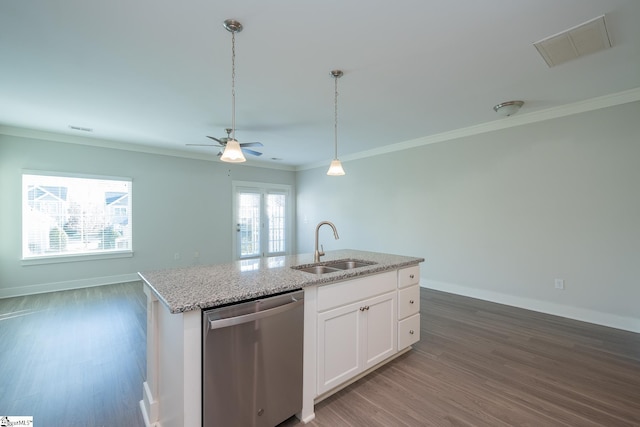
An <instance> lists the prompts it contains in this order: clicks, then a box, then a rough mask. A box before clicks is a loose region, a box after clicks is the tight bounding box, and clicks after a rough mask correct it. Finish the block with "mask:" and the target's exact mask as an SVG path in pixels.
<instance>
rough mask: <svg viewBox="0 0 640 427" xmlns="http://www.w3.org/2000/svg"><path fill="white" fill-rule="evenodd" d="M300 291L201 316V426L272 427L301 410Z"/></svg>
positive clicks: (301, 344)
mask: <svg viewBox="0 0 640 427" xmlns="http://www.w3.org/2000/svg"><path fill="white" fill-rule="evenodd" d="M303 325H304V291H294V292H289V293H285V294H281V295H276V296H271V297H267V298H263V299H258V300H255V301H249V302H243V303H239V304H234V305H230V306H226V307H221V308H215V309H211V310H206V311H204V312H203V324H202V333H203V342H202V364H203V366H202V374H203V377H202V425H203V426H204V427H221V426H224V427H226V426H233V427H242V426H252V427H253V426H255V427H273V426H276V425H278V424H279V423H281V422H282V421H284V420H286V419H287V418H289V417H291V416H292V415H294V414H296V413H298V412H300V411H301V410H302V359H303V352H302V348H303V329H304V327H303Z"/></svg>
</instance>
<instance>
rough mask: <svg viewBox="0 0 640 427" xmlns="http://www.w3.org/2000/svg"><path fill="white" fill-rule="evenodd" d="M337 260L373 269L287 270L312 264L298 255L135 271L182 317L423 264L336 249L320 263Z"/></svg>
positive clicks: (412, 259)
mask: <svg viewBox="0 0 640 427" xmlns="http://www.w3.org/2000/svg"><path fill="white" fill-rule="evenodd" d="M343 259H352V260H363V261H370V262H375V263H376V264H374V265H368V266H365V267H359V268H355V269H352V270H341V271H336V272H331V273H325V274H313V273H306V272H304V271H298V270H294V269H292V268H291V267H292V266H300V265H306V264H313V254H301V255H287V256H279V257H270V258H262V259H252V260H241V261H235V262H230V263H227V264H215V265H201V266H192V267H183V268H172V269H167V270H155V271H148V272H139V273H138V275H139V276H140V277H141V278H142V280H143V281H144V282H145V283H146V284H147V285H149V287H151V289H152V290H153V291H154V292H155V294H156V295H157V296H158V298H159V299H160V300H161V301H162V302H163V303H164V304H165V305H166V306H167V307H168V309H169V311H170V312H171V313H182V312H185V311H190V310H197V309H208V308H212V307H217V306H221V305H225V304H230V303H234V302H240V301H245V300H249V299H253V298H258V297H261V296H266V295H273V294H276V293H279V292H286V291H291V290H295V289H301V288H304V287H305V286H314V285H323V284H328V283H333V282H338V281H341V280H346V279H352V278H355V277H358V276H365V275H368V274H373V273H380V272H383V271H387V270H394V269H397V268H401V267H406V266H410V265H416V264H418V263H420V262H422V261H424V258H416V257H408V256H401V255H392V254H385V253H379V252H367V251H357V250H338V251H328V252H327V254H326V255H325V256H323V257H322V263H325V262H329V261H335V260H343Z"/></svg>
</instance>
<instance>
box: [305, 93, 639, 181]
mask: <svg viewBox="0 0 640 427" xmlns="http://www.w3.org/2000/svg"><path fill="white" fill-rule="evenodd" d="M637 101H640V87H637V88H634V89H629V90H626V91H623V92H617V93H614V94H609V95H604V96H600V97H597V98H591V99H587V100H584V101H579V102H575V103H572V104H566V105H562V106H559V107H553V108H548V109H545V110H540V111H533V112H531V113H526V114H522V115H515V116H510V117H505V118H500V119H497V120H495V121H492V122H486V123H481V124H479V125H474V126H469V127H465V128H460V129H456V130H452V131H449V132H442V133H438V134H435V135H429V136H424V137H421V138H416V139H411V140H408V141H404V142H399V143H397V144H390V145H387V146H384V147H380V148H373V149H371V150H366V151H361V152H359V153H354V154H350V155H346V156H340V161H342V162H343V163H344V162H348V161H350V160H358V159H364V158H367V157H373V156H379V155H381V154H387V153H392V152H395V151H402V150H408V149H410V148H415V147H420V146H423V145H428V144H435V143H438V142H445V141H451V140H454V139H458V138H463V137H467V136H473V135H479V134H483V133H487V132H493V131H496V130H501V129H507V128H512V127H516V126H522V125H526V124H530V123H537V122H542V121H545V120H551V119H557V118H560V117H566V116H571V115H574V114H580V113H585V112H588V111H594V110H599V109H602V108H607V107H613V106H615V105H622V104H628V103H631V102H637ZM326 166H327V162H326V161H323V162H314V163H309V164H306V165H301V166H298V167H297V168H296V171H301V170H307V169H315V168H319V167H326Z"/></svg>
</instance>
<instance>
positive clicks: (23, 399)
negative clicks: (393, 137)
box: [0, 283, 640, 427]
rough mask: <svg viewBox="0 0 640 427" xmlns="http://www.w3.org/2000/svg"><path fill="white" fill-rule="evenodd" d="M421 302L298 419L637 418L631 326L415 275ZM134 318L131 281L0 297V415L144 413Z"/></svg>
mask: <svg viewBox="0 0 640 427" xmlns="http://www.w3.org/2000/svg"><path fill="white" fill-rule="evenodd" d="M421 304H422V306H421V307H422V309H421V313H422V319H421V336H422V339H421V341H420V342H419V343H418V344H417V345H415V346H414V349H413V350H412V351H411V352H409V353H407V354H405V355H403V356H401V357H399V358H398V359H396V360H394V361H392V362H391V363H389V364H388V365H386V366H384V367H382V368H381V369H379V370H378V371H376V372H374V373H372V374H370V375H369V376H367V377H365V378H363V379H361V380H360V381H358V382H356V383H354V384H352V385H351V386H349V387H347V388H345V389H344V390H342V391H340V392H338V393H337V394H335V395H333V396H331V397H329V398H328V399H326V400H325V401H323V402H321V403H320V404H318V405H317V406H316V419H315V420H314V421H312V422H311V423H310V424H308V425H309V426H318V427H325V426H332V427H335V426H385V427H388V426H616V427H617V426H640V334H634V333H631V332H625V331H620V330H616V329H611V328H606V327H601V326H597V325H592V324H587V323H582V322H578V321H573V320H569V319H564V318H559V317H555V316H549V315H545V314H540V313H535V312H531V311H527V310H522V309H517V308H513V307H508V306H503V305H499V304H493V303H489V302H485V301H480V300H475V299H472V298H466V297H461V296H457V295H451V294H446V293H443V292H437V291H432V290H426V289H421ZM145 329H146V313H145V296H144V294H143V293H142V288H141V285H140V283H127V284H122V285H111V286H103V287H97V288H88V289H81V290H74V291H65V292H56V293H51V294H43V295H34V296H28V297H19V298H9V299H4V300H0V415H33V416H34V420H35V421H36V425H43V426H53V427H56V426H83V427H86V426H107V425H118V426H132V427H136V426H143V425H144V423H143V421H142V417H141V415H140V411H139V408H138V401H139V400H140V398H141V396H142V381H143V380H144V375H145V369H146V368H145V360H146V350H145V344H146V341H145V333H146V331H145ZM301 425H302V424H301V423H299V422H298V421H297V420H296V419H295V418H292V419H290V420H288V421H286V422H285V423H283V424H282V427H287V426H301Z"/></svg>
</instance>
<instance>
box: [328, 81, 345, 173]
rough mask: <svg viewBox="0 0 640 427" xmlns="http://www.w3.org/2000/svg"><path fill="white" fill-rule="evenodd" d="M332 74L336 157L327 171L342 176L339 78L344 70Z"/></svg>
mask: <svg viewBox="0 0 640 427" xmlns="http://www.w3.org/2000/svg"><path fill="white" fill-rule="evenodd" d="M331 75H332V76H333V78H334V80H335V91H334V94H335V96H334V101H333V105H334V122H333V123H334V124H333V135H334V136H333V143H334V149H335V152H334V157H333V160H332V161H331V165H330V166H329V170H328V171H327V175H329V176H340V175H344V169H342V163H340V160H338V79H339V78H340V77H342V75H343V72H342V71H340V70H333V71H331Z"/></svg>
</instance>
